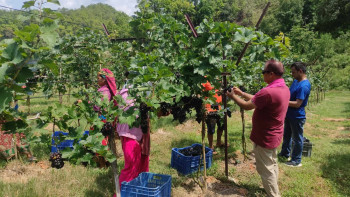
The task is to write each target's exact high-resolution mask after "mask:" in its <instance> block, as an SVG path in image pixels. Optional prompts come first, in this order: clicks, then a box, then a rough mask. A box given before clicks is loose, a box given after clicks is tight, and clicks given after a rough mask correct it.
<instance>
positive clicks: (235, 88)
mask: <svg viewBox="0 0 350 197" xmlns="http://www.w3.org/2000/svg"><path fill="white" fill-rule="evenodd" d="M233 92H234V93H235V94H237V95H238V96H242V95H243V92H242V90H240V89H239V88H238V87H233Z"/></svg>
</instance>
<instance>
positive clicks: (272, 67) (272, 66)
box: [265, 59, 284, 76]
mask: <svg viewBox="0 0 350 197" xmlns="http://www.w3.org/2000/svg"><path fill="white" fill-rule="evenodd" d="M265 69H266V71H270V72H273V73H275V75H278V76H282V75H283V73H284V67H283V64H282V63H281V62H279V61H276V60H273V59H271V60H268V61H267V62H266V68H265Z"/></svg>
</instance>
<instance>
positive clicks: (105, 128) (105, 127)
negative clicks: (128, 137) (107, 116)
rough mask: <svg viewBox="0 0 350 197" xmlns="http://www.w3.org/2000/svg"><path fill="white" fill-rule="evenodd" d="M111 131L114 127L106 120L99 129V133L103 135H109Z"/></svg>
mask: <svg viewBox="0 0 350 197" xmlns="http://www.w3.org/2000/svg"><path fill="white" fill-rule="evenodd" d="M113 131H114V127H113V125H112V123H110V122H106V123H105V124H104V125H103V127H102V129H101V133H102V135H103V136H105V137H106V136H109V135H111V134H112V132H113Z"/></svg>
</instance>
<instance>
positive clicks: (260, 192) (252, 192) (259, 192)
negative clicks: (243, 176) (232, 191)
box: [239, 183, 267, 197]
mask: <svg viewBox="0 0 350 197" xmlns="http://www.w3.org/2000/svg"><path fill="white" fill-rule="evenodd" d="M239 186H240V187H242V188H245V189H247V190H248V195H247V196H250V197H257V196H267V194H266V192H265V189H264V188H260V187H259V186H258V185H255V184H249V183H248V184H245V183H242V184H240V185H239Z"/></svg>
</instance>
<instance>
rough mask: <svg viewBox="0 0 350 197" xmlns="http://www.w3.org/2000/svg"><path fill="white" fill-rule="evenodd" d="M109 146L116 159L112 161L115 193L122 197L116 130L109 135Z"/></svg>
mask: <svg viewBox="0 0 350 197" xmlns="http://www.w3.org/2000/svg"><path fill="white" fill-rule="evenodd" d="M108 146H109V149H110V150H112V152H113V154H114V156H115V161H113V162H112V164H111V166H112V171H113V175H114V176H113V177H114V183H115V193H116V196H117V197H120V188H119V175H118V170H117V169H118V166H117V148H116V145H115V132H112V134H111V135H110V136H109V137H108Z"/></svg>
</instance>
